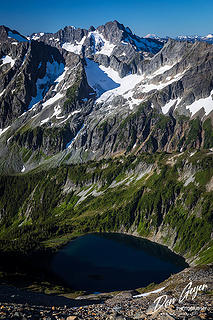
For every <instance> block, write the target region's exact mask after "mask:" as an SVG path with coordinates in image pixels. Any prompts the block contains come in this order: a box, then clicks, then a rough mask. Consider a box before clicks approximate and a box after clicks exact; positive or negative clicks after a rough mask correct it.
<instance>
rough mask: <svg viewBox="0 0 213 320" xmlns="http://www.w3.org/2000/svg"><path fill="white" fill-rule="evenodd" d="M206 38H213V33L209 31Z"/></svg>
mask: <svg viewBox="0 0 213 320" xmlns="http://www.w3.org/2000/svg"><path fill="white" fill-rule="evenodd" d="M205 38H208V39H212V38H213V34H212V33H209V34H208V35H207V36H206V37H205Z"/></svg>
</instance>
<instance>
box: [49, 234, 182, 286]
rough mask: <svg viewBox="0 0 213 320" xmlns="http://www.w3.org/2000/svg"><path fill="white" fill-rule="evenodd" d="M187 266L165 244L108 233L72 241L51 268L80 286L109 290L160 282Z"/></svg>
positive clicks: (67, 280) (54, 258) (56, 255)
mask: <svg viewBox="0 0 213 320" xmlns="http://www.w3.org/2000/svg"><path fill="white" fill-rule="evenodd" d="M186 266H187V264H186V263H185V261H184V259H183V258H182V257H180V256H178V255H176V254H174V253H173V252H172V251H170V250H169V249H167V248H166V247H164V246H161V245H158V244H156V243H153V242H151V241H148V240H144V239H141V238H136V237H133V236H128V235H123V234H115V233H107V234H87V235H84V236H82V237H79V238H76V239H75V240H73V241H71V242H70V243H69V244H68V245H66V246H65V247H64V248H62V249H61V250H59V251H58V252H57V253H56V254H55V255H54V257H53V259H52V264H51V269H52V270H53V271H54V273H56V274H57V275H58V276H59V277H60V278H61V279H62V280H64V282H65V283H66V284H67V285H69V286H70V287H72V288H74V289H76V290H86V291H89V292H107V291H113V290H125V289H135V288H139V287H144V286H147V285H148V284H150V283H152V282H156V283H158V282H161V281H163V280H165V279H166V278H168V277H169V276H170V275H171V274H172V273H177V272H179V271H181V270H183V269H184V268H185V267H186Z"/></svg>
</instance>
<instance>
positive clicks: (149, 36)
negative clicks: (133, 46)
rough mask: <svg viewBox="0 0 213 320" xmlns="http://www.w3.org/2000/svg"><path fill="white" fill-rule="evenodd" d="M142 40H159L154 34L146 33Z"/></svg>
mask: <svg viewBox="0 0 213 320" xmlns="http://www.w3.org/2000/svg"><path fill="white" fill-rule="evenodd" d="M144 38H151V39H159V37H158V36H157V35H156V34H154V33H148V34H147V35H146V36H145V37H144Z"/></svg>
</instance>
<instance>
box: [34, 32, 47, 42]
mask: <svg viewBox="0 0 213 320" xmlns="http://www.w3.org/2000/svg"><path fill="white" fill-rule="evenodd" d="M43 35H44V32H39V33H34V34H33V36H32V40H39V39H40V38H41V37H42V36H43Z"/></svg>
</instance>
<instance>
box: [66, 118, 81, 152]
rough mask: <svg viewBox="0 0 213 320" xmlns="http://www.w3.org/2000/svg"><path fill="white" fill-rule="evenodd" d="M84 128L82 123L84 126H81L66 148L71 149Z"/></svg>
mask: <svg viewBox="0 0 213 320" xmlns="http://www.w3.org/2000/svg"><path fill="white" fill-rule="evenodd" d="M83 128H84V124H83V125H82V127H81V128H80V130H79V131H78V132H77V133H76V135H75V137H74V138H73V139H72V140H71V141H70V142H68V143H67V145H66V149H71V147H72V144H73V142H74V141H75V140H76V139H77V138H78V136H79V135H80V133H81V131H82V130H83Z"/></svg>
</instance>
